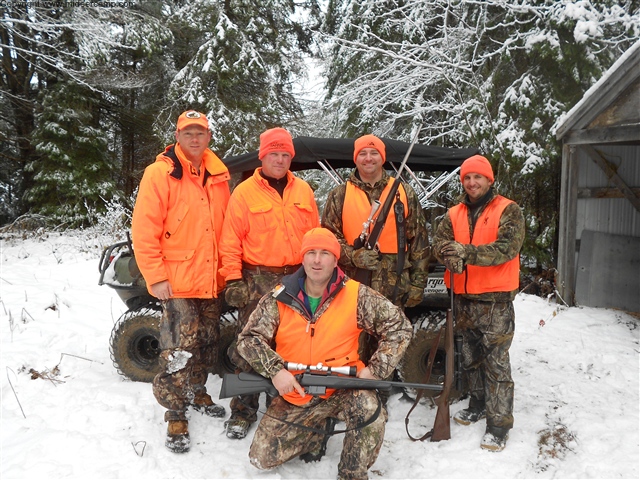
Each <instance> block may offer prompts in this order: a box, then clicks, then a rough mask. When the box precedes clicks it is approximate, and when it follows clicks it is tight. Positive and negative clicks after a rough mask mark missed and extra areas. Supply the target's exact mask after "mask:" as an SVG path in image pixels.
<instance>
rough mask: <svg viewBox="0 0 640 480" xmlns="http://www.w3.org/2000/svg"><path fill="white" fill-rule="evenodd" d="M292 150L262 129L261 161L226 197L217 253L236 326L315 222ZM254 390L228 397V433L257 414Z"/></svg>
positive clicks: (296, 254) (278, 134) (296, 260)
mask: <svg viewBox="0 0 640 480" xmlns="http://www.w3.org/2000/svg"><path fill="white" fill-rule="evenodd" d="M294 155H295V149H294V146H293V139H292V138H291V134H290V133H289V132H288V131H287V130H285V129H284V128H279V127H277V128H271V129H269V130H266V131H265V132H263V133H262V134H261V135H260V149H259V152H258V158H259V159H260V161H261V162H262V167H259V168H257V169H256V170H255V171H254V172H253V176H251V177H250V178H248V179H246V180H245V181H243V182H242V183H240V184H239V185H238V186H237V187H236V188H235V189H234V191H233V193H232V195H231V199H230V200H229V207H228V209H227V216H226V218H225V222H224V227H223V229H222V238H221V242H220V254H221V258H222V265H223V267H222V269H221V270H220V273H221V274H222V275H223V276H224V277H225V279H226V282H227V289H226V292H225V299H226V301H227V303H228V304H229V305H231V306H234V307H237V308H238V309H239V316H238V322H237V326H238V331H240V330H241V329H242V327H243V326H244V324H245V323H246V322H247V320H248V318H249V315H250V314H251V312H252V311H253V310H254V308H255V307H256V305H257V303H258V300H260V298H261V297H262V296H263V295H264V294H265V293H267V292H268V291H269V290H271V288H273V286H274V285H275V284H276V283H278V282H279V281H280V279H281V278H282V276H283V275H286V274H289V273H292V272H295V271H296V270H297V269H298V268H299V267H300V263H301V261H302V252H301V243H302V236H303V235H304V234H305V233H306V232H307V231H308V230H310V229H312V228H314V227H317V226H319V224H320V218H319V217H320V215H319V213H318V207H317V205H316V202H315V198H314V196H313V190H311V187H310V186H309V185H308V184H307V183H306V182H305V181H304V180H302V179H300V178H298V177H296V176H295V175H293V174H292V173H291V172H290V171H289V167H290V166H291V160H292V158H293V157H294ZM231 357H232V360H233V361H234V363H235V364H236V365H237V366H238V371H250V367H249V366H248V365H247V364H246V362H244V360H243V359H242V357H240V356H239V355H237V354H236V353H235V352H231ZM258 398H259V396H258V395H247V396H242V397H236V398H233V399H232V400H231V418H230V419H229V420H228V421H227V422H226V429H227V432H226V434H227V437H229V438H235V439H240V438H244V437H245V436H246V435H247V432H248V430H249V428H250V426H251V424H252V423H254V422H255V421H256V420H257V411H258Z"/></svg>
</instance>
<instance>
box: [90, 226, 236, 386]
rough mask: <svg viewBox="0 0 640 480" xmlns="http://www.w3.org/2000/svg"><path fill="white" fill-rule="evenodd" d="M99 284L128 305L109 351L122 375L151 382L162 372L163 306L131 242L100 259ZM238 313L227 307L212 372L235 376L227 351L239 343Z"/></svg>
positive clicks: (113, 247) (112, 248)
mask: <svg viewBox="0 0 640 480" xmlns="http://www.w3.org/2000/svg"><path fill="white" fill-rule="evenodd" d="M99 271H100V278H99V280H98V285H108V286H109V287H111V288H113V289H114V290H115V291H116V292H117V293H118V296H119V297H120V299H121V300H122V301H123V302H124V303H125V305H126V306H127V311H126V312H124V313H123V314H122V316H120V318H119V319H118V320H117V321H116V323H115V325H114V326H113V329H112V330H111V337H110V339H109V351H110V353H111V361H112V362H113V366H114V367H115V368H116V370H117V371H118V373H120V374H121V375H123V376H124V377H126V378H128V379H130V380H133V381H136V382H151V381H152V380H153V378H154V377H155V376H156V375H157V374H158V373H159V372H160V363H159V358H160V317H161V316H162V307H161V305H160V302H159V301H158V299H157V298H155V297H153V296H152V295H151V294H150V293H149V292H148V291H147V285H146V283H145V281H144V278H143V277H142V274H141V273H140V269H139V268H138V265H137V263H136V259H135V256H134V253H133V246H132V244H131V240H130V239H127V240H125V241H122V242H118V243H114V244H113V245H111V246H109V247H107V248H106V249H105V250H104V251H103V252H102V256H101V257H100V263H99ZM237 319H238V311H237V310H235V309H232V308H230V307H229V306H228V305H227V304H226V303H225V304H223V308H222V315H221V317H220V344H219V346H218V360H217V362H216V364H215V365H212V367H211V369H210V373H213V374H218V375H220V376H222V375H223V374H224V373H233V372H234V366H233V363H232V362H231V360H230V359H229V356H228V355H227V349H228V348H229V347H230V346H231V344H232V343H233V341H234V340H235V334H236V321H237Z"/></svg>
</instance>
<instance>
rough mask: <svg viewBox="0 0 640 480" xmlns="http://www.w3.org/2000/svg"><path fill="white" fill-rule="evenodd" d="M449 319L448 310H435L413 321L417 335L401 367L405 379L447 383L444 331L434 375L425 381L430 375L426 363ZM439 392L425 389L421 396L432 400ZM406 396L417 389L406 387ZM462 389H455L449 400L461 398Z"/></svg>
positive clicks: (435, 361)
mask: <svg viewBox="0 0 640 480" xmlns="http://www.w3.org/2000/svg"><path fill="white" fill-rule="evenodd" d="M446 319H447V312H446V311H444V310H435V311H431V312H427V313H425V314H422V315H421V316H420V317H418V318H417V319H415V320H414V335H413V338H412V340H411V343H409V346H408V347H407V351H406V352H405V354H404V358H403V359H402V361H401V362H400V365H399V366H398V375H399V377H400V378H401V379H402V381H404V382H411V383H429V384H432V385H444V373H445V361H446V354H445V349H444V332H442V336H441V337H440V342H439V343H438V347H437V348H438V350H437V352H436V356H435V358H434V361H433V368H432V370H431V376H430V377H429V379H427V380H426V381H425V377H426V375H427V364H428V362H429V354H430V352H431V349H432V347H433V343H434V341H435V339H436V337H437V336H438V332H439V331H440V329H441V328H442V326H444V324H445V322H446ZM439 394H440V393H439V392H437V391H432V390H424V391H423V392H422V396H423V398H424V397H427V398H431V399H433V398H434V397H437V396H438V395H439ZM405 395H407V396H408V397H409V398H411V399H415V398H416V396H417V390H415V389H412V388H411V389H410V388H406V389H405ZM461 396H462V392H459V391H457V390H456V389H455V384H454V388H452V390H451V393H450V395H449V400H450V401H455V400H459V399H460V398H461Z"/></svg>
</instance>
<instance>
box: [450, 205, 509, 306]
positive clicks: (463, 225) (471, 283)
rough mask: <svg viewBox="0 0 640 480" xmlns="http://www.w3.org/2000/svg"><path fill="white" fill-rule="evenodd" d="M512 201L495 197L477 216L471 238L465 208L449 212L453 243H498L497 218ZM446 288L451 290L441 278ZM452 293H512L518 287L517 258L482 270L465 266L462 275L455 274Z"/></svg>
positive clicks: (479, 267) (477, 267)
mask: <svg viewBox="0 0 640 480" xmlns="http://www.w3.org/2000/svg"><path fill="white" fill-rule="evenodd" d="M511 203H514V202H513V201H512V200H509V199H508V198H505V197H503V196H501V195H497V196H496V197H495V198H494V199H493V200H491V201H490V202H489V204H488V205H487V206H486V207H485V209H484V210H483V211H482V213H481V214H480V217H479V218H478V220H477V222H476V226H475V229H474V230H473V239H471V238H470V232H469V216H468V208H467V206H466V205H465V204H463V203H460V204H458V205H456V206H455V207H452V208H450V209H449V217H450V218H451V225H452V227H453V238H454V240H455V241H456V242H460V243H462V244H469V243H471V244H472V245H486V244H488V243H492V242H495V241H496V240H497V239H498V227H499V226H500V217H501V216H502V212H504V209H505V208H507V206H508V205H510V204H511ZM444 281H445V284H446V285H447V288H450V287H451V285H450V275H449V274H446V275H445V277H444ZM453 282H454V289H453V290H454V292H455V293H457V294H464V293H471V294H480V293H489V292H511V291H513V290H516V289H517V288H518V287H519V282H520V255H517V256H516V257H515V258H513V259H511V260H509V261H508V262H505V263H503V264H501V265H494V266H488V267H481V266H478V265H467V268H466V270H465V271H463V272H462V273H461V274H454V279H453Z"/></svg>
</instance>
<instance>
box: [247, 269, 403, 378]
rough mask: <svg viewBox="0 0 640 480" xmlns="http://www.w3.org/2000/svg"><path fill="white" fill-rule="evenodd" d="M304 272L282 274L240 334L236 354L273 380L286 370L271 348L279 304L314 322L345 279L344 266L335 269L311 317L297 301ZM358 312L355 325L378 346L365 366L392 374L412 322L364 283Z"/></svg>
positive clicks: (377, 373) (382, 374)
mask: <svg viewBox="0 0 640 480" xmlns="http://www.w3.org/2000/svg"><path fill="white" fill-rule="evenodd" d="M305 275H306V274H305V272H304V268H300V269H299V270H298V271H297V272H296V273H294V274H292V275H287V276H285V277H283V279H282V284H280V285H278V286H276V287H275V288H274V289H273V290H272V291H271V293H269V294H267V295H265V296H264V297H262V298H261V299H260V302H259V303H258V306H257V307H256V309H255V310H254V311H253V313H252V314H251V316H250V317H249V321H248V322H247V325H246V326H245V327H244V329H243V330H242V332H240V334H239V336H238V342H237V349H238V352H240V355H242V356H243V357H244V359H245V360H247V362H249V363H250V364H251V366H252V367H253V369H254V370H255V371H256V372H257V373H259V374H260V375H262V376H264V377H268V378H272V377H273V376H274V375H275V374H276V373H278V372H279V371H280V370H281V369H282V368H284V361H285V360H286V359H283V358H282V357H281V356H280V355H278V353H276V351H275V343H274V342H275V340H274V339H275V337H276V333H277V331H278V326H279V324H280V314H279V311H278V302H283V303H285V304H286V305H288V306H289V307H290V308H292V309H294V310H295V311H296V312H298V313H299V314H300V315H302V316H303V317H304V318H306V319H307V320H308V321H310V322H311V323H315V322H316V321H317V320H318V319H319V318H320V317H322V315H323V314H324V313H325V312H326V310H327V308H328V307H329V305H330V304H331V302H332V300H333V299H334V298H335V297H336V296H338V295H340V292H341V291H342V287H343V286H344V284H345V282H346V281H347V280H348V277H347V276H345V275H344V273H343V272H342V270H341V269H340V268H336V269H335V272H334V274H333V277H332V279H331V282H330V284H329V287H328V289H327V294H326V295H325V297H324V298H323V299H322V300H321V303H320V305H319V306H318V309H317V310H316V312H315V314H313V315H311V314H310V313H309V311H308V309H307V308H306V307H305V306H304V304H303V303H301V301H300V297H301V287H300V285H301V284H303V282H304V278H305ZM356 315H357V323H358V327H359V328H361V329H363V330H364V331H366V332H367V333H369V334H370V335H372V336H373V337H375V338H376V339H377V340H378V348H377V350H376V351H375V353H374V354H373V355H372V356H371V359H370V360H369V365H368V367H369V369H370V370H371V373H372V374H373V375H375V376H376V377H377V378H387V377H388V376H389V375H391V374H392V373H393V370H394V368H395V367H396V365H397V364H398V363H399V362H400V360H401V359H402V357H403V355H404V352H405V350H406V349H407V347H408V345H409V342H410V341H411V337H412V335H413V328H412V326H411V323H410V322H409V319H407V317H406V316H405V314H404V313H403V312H402V310H401V309H400V308H399V307H397V306H395V305H393V304H392V303H391V302H390V301H388V300H387V299H386V298H385V297H383V296H382V295H381V294H379V293H378V292H376V291H375V290H373V289H371V288H369V287H367V286H366V285H362V284H361V285H360V286H359V288H358V304H357V313H356ZM338 320H339V319H335V320H334V321H338Z"/></svg>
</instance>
